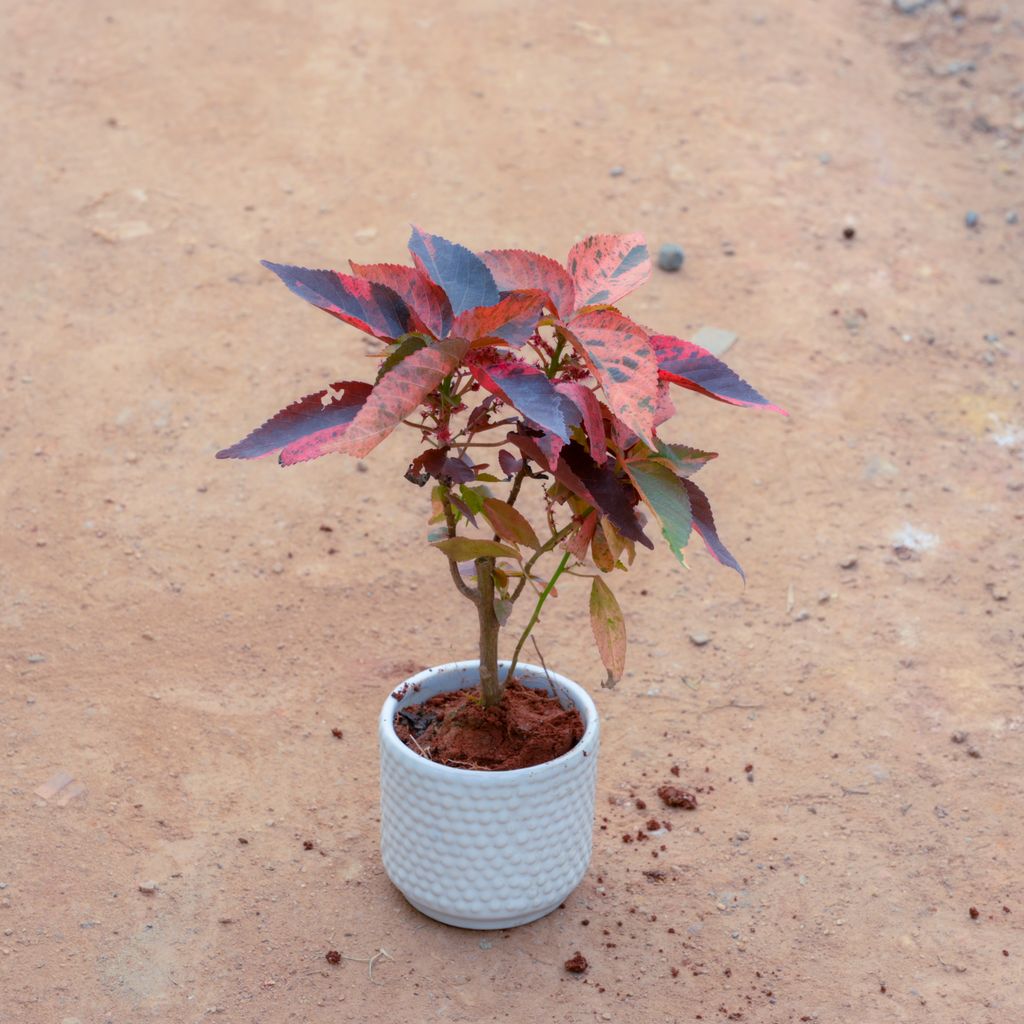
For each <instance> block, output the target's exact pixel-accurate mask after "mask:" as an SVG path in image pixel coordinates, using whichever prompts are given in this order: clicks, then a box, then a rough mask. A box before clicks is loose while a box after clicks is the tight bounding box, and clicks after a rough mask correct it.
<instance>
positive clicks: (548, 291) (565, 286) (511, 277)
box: [477, 249, 576, 317]
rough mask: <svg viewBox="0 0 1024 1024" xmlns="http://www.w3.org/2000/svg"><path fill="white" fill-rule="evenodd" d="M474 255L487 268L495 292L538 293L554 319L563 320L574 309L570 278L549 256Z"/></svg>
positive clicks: (503, 251) (508, 252) (502, 251)
mask: <svg viewBox="0 0 1024 1024" xmlns="http://www.w3.org/2000/svg"><path fill="white" fill-rule="evenodd" d="M477 255H478V256H479V257H480V259H481V260H483V261H484V263H485V264H486V265H487V269H488V270H489V271H490V272H491V276H492V277H493V278H494V283H495V284H496V285H497V286H498V289H499V291H503V292H511V291H517V290H520V289H537V290H539V291H542V292H543V293H544V294H545V295H547V296H548V298H549V299H550V301H551V306H552V309H553V311H554V312H555V313H556V314H557V315H558V316H563V317H567V316H569V315H570V314H571V313H572V312H573V310H574V309H575V308H576V291H575V289H574V288H573V284H572V278H571V277H570V276H569V275H568V274H567V273H566V271H565V267H563V266H562V265H561V264H560V263H559V262H558V261H557V260H553V259H552V258H551V257H550V256H541V255H540V254H539V253H535V252H526V251H525V250H523V249H489V250H488V251H487V252H481V253H478V254H477Z"/></svg>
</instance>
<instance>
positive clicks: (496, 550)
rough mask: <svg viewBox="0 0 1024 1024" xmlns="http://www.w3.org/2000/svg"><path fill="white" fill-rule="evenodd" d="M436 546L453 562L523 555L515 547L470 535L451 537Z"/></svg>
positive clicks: (519, 558) (516, 557)
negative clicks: (475, 538)
mask: <svg viewBox="0 0 1024 1024" xmlns="http://www.w3.org/2000/svg"><path fill="white" fill-rule="evenodd" d="M434 547H435V548H437V550H438V551H440V552H442V553H443V554H445V555H447V556H448V557H449V558H450V559H451V560H452V561H453V562H472V561H473V560H474V559H475V558H515V559H518V560H521V559H522V556H521V555H520V554H519V552H518V551H516V549H515V548H512V547H509V546H508V545H507V544H499V543H498V542H497V541H495V540H473V539H472V538H470V537H449V538H448V540H442V541H437V542H436V543H435V544H434Z"/></svg>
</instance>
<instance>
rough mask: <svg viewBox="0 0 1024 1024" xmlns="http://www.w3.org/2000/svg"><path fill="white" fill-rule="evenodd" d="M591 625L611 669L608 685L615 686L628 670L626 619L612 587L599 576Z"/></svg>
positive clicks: (592, 600)
mask: <svg viewBox="0 0 1024 1024" xmlns="http://www.w3.org/2000/svg"><path fill="white" fill-rule="evenodd" d="M590 626H591V628H592V629H593V631H594V640H596V641H597V650H598V653H599V654H600V655H601V661H602V662H603V663H604V667H605V668H606V669H607V670H608V679H607V680H606V681H605V683H604V685H605V686H614V685H615V684H616V683H617V682H618V681H619V680H620V679H621V678H622V673H623V671H624V669H625V667H626V620H625V619H624V618H623V617H622V609H621V608H620V607H619V602H618V601H616V600H615V595H614V594H613V593H612V592H611V589H610V588H609V586H608V584H607V583H605V581H604V580H603V579H601V578H600V577H599V576H595V577H594V582H593V583H592V584H591V587H590Z"/></svg>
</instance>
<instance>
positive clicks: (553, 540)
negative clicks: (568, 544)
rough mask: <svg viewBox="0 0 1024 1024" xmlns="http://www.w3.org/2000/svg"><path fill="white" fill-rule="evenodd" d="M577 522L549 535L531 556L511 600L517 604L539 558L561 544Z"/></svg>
mask: <svg viewBox="0 0 1024 1024" xmlns="http://www.w3.org/2000/svg"><path fill="white" fill-rule="evenodd" d="M575 525H576V524H575V523H569V525H568V526H563V527H562V529H561V530H559V531H558V533H556V534H555V535H554V536H552V537H549V538H548V539H547V540H546V541H545V542H544V544H543V545H542V546H541V547H539V548H537V550H536V551H535V552H534V553H533V554H532V555H531V556H530V558H529V559H528V560H527V561H526V564H525V565H524V566H523V578H522V579H521V580H520V581H519V582H518V583H517V584H516V589H515V590H513V591H512V595H511V597H510V598H509V600H510V601H511V602H512V603H513V604H515V603H516V601H518V600H519V595H520V594H521V593H522V592H523V590H524V589H525V587H526V582H527V580H528V579H529V578H530V570H531V569H532V568H533V567H534V566H535V565H536V564H537V560H538V559H539V558H540V557H541V556H542V555H546V554H547V553H548V552H549V551H551V550H552V549H554V548H555V547H556V546H557V545H558V544H560V543H561V542H562V541H563V540H564V539H565V538H566V537H567V536H568V535H569V534H570V533H572V530H573V527H574V526H575Z"/></svg>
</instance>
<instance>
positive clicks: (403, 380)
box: [330, 338, 469, 458]
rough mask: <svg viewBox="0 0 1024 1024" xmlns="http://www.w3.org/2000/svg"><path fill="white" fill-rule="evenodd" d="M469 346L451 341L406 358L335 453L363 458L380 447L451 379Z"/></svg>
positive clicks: (376, 390) (372, 397) (371, 398)
mask: <svg viewBox="0 0 1024 1024" xmlns="http://www.w3.org/2000/svg"><path fill="white" fill-rule="evenodd" d="M468 347H469V345H468V343H467V342H465V341H463V340H462V339H461V338H449V339H447V340H446V341H439V342H437V344H435V345H428V346H427V347H426V348H421V349H418V350H417V351H415V352H413V353H411V354H410V355H408V356H406V357H405V359H403V360H402V361H401V362H400V363H398V364H397V365H396V366H395V367H394V368H393V369H392V370H390V371H389V372H388V373H387V374H386V375H385V376H384V377H382V378H381V380H380V381H379V383H377V384H376V385H375V387H374V389H373V391H372V393H371V394H370V396H369V398H367V400H366V403H365V404H364V405H363V407H362V408H361V409H360V410H359V412H358V413H357V414H356V417H355V419H354V420H353V421H352V422H351V423H350V424H349V427H348V430H347V431H346V432H345V434H344V436H342V437H341V438H339V439H338V441H337V443H336V446H334V447H331V448H330V450H331V451H339V452H344V453H345V454H347V455H354V456H355V457H356V458H362V457H363V456H364V455H367V454H369V453H370V452H371V451H372V450H373V449H374V448H376V447H377V445H378V444H380V443H381V441H383V440H384V438H386V437H387V436H388V434H390V433H391V431H393V430H394V429H395V427H397V426H398V424H399V423H401V422H402V420H403V419H405V417H406V416H408V415H409V414H410V413H411V412H413V410H415V409H416V408H417V407H418V406H419V404H420V402H422V401H423V399H424V398H425V397H426V396H427V395H428V394H429V393H430V392H431V391H433V390H434V388H436V387H437V385H438V384H440V383H441V381H442V380H443V379H444V378H445V377H447V376H448V374H449V373H451V372H452V370H454V369H455V367H456V366H458V365H459V363H460V361H461V360H462V357H463V356H464V355H465V354H466V350H467V349H468Z"/></svg>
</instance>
